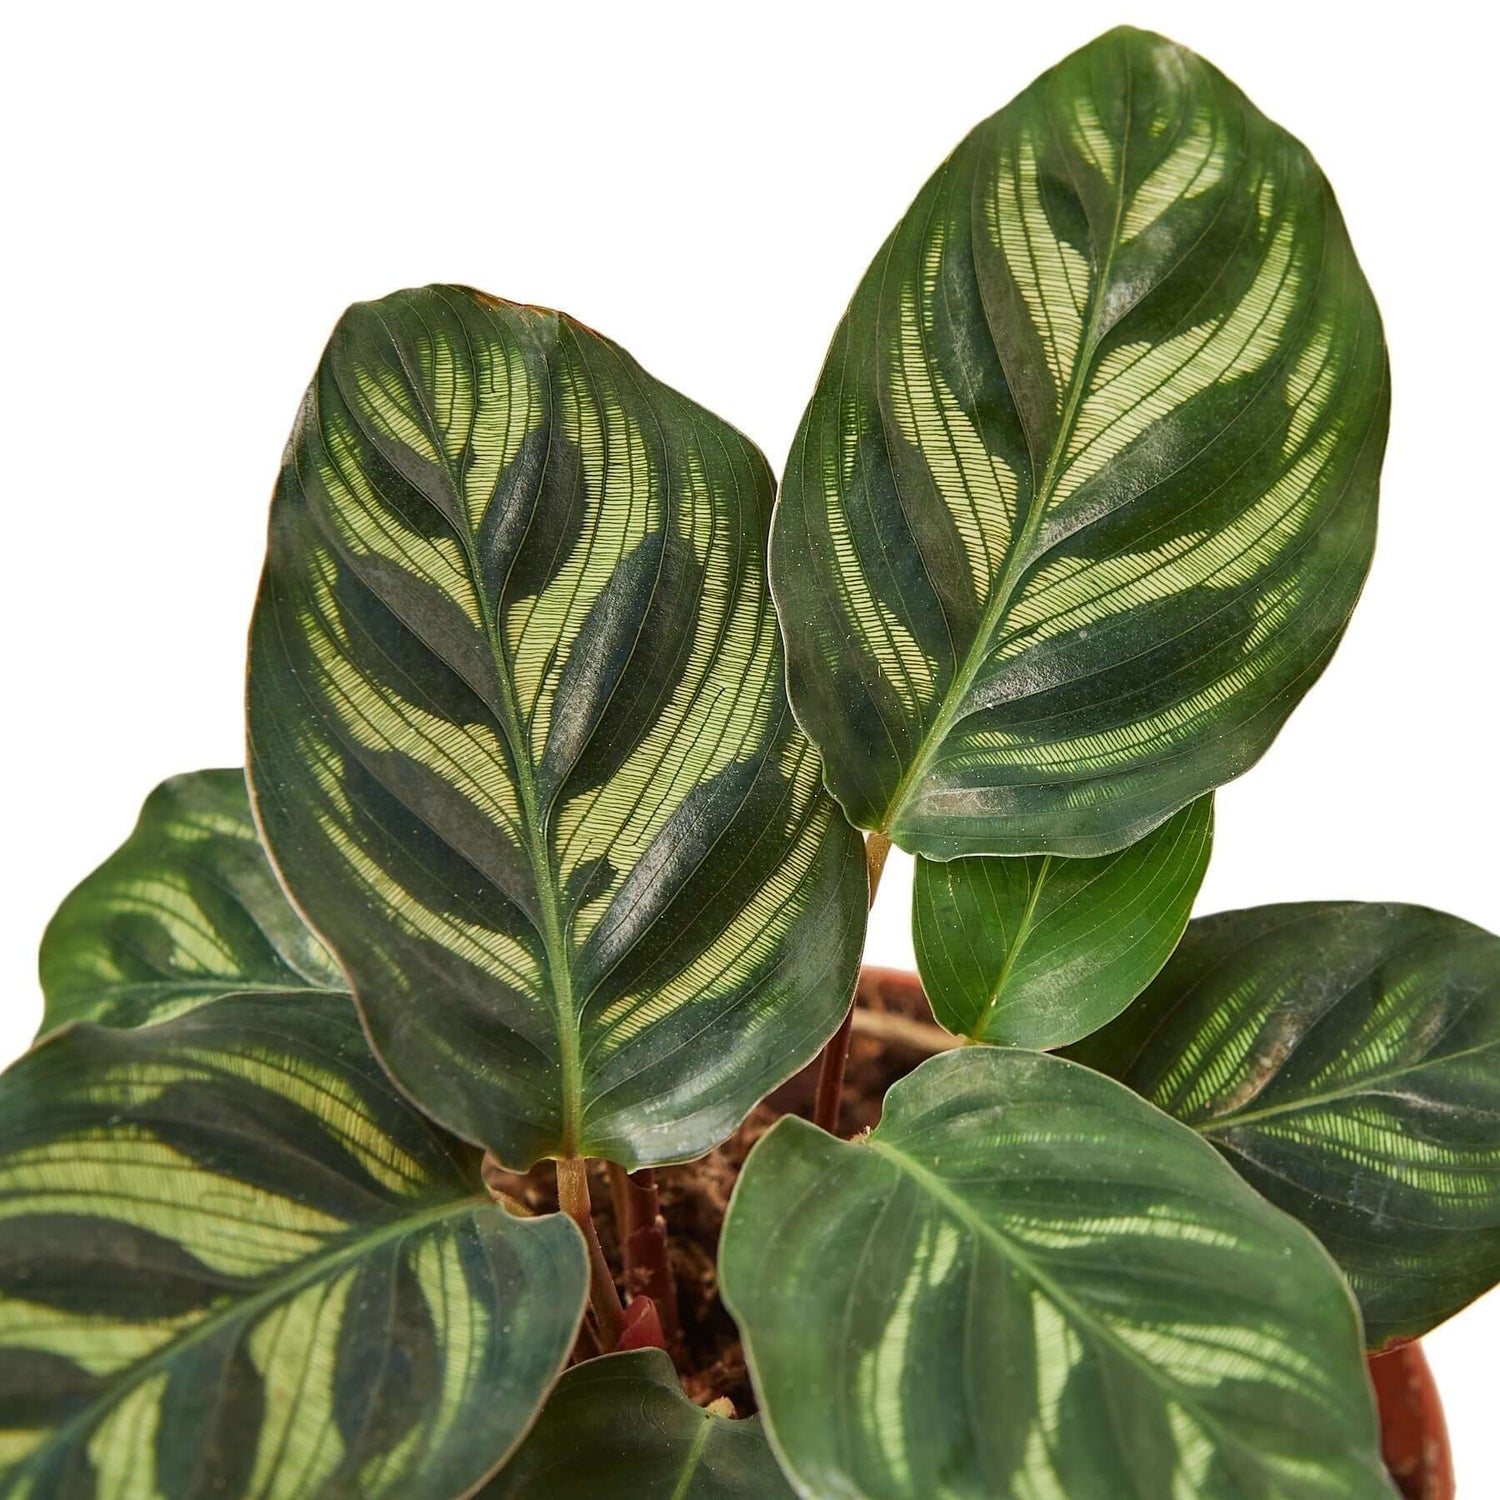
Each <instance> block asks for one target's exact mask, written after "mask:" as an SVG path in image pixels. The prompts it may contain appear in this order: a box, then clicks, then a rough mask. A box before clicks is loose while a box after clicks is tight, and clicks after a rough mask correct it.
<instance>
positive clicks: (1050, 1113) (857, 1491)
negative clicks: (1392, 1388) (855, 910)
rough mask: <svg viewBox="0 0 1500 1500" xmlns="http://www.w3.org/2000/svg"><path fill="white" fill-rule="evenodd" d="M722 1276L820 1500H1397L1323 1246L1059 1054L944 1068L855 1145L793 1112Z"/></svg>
mask: <svg viewBox="0 0 1500 1500" xmlns="http://www.w3.org/2000/svg"><path fill="white" fill-rule="evenodd" d="M835 1267H836V1268H838V1269H837V1274H831V1273H830V1268H835ZM720 1272H721V1277H722V1285H723V1292H724V1297H725V1300H726V1302H727V1303H728V1305H729V1307H730V1309H731V1311H732V1312H733V1313H734V1316H735V1319H736V1321H737V1322H738V1324H739V1327H740V1330H741V1332H742V1333H743V1335H744V1337H745V1343H746V1351H747V1355H748V1358H749V1361H750V1366H751V1372H752V1374H753V1376H754V1379H755V1385H756V1390H757V1393H758V1394H759V1397H760V1401H761V1413H762V1417H763V1419H764V1420H765V1422H766V1424H767V1427H768V1429H769V1432H770V1436H771V1441H772V1444H773V1446H774V1447H775V1449H776V1451H777V1454H778V1456H779V1457H780V1458H781V1460H782V1464H783V1466H784V1467H785V1468H786V1470H787V1472H788V1473H789V1474H790V1475H791V1476H792V1477H793V1480H794V1483H795V1484H796V1486H797V1489H798V1491H799V1493H801V1494H804V1495H817V1496H824V1495H827V1496H833V1495H838V1496H844V1497H849V1500H916V1497H919V1496H920V1497H922V1500H995V1497H1008V1500H1377V1497H1393V1496H1394V1491H1393V1490H1392V1489H1391V1487H1390V1484H1389V1481H1388V1480H1387V1479H1386V1477H1385V1471H1384V1468H1383V1466H1382V1464H1381V1460H1380V1448H1379V1433H1378V1426H1377V1423H1376V1420H1375V1412H1374V1407H1373V1401H1372V1399H1371V1393H1370V1390H1369V1386H1368V1383H1367V1381H1366V1379H1365V1374H1364V1362H1363V1359H1362V1357H1361V1346H1360V1339H1359V1319H1358V1316H1357V1314H1356V1311H1355V1308H1354V1304H1353V1301H1352V1299H1351V1298H1350V1295H1349V1292H1348V1289H1347V1287H1346V1286H1345V1285H1344V1284H1343V1281H1342V1279H1341V1278H1340V1276H1339V1275H1338V1272H1337V1270H1336V1269H1335V1267H1334V1266H1333V1264H1332V1262H1331V1261H1330V1260H1329V1259H1328V1257H1327V1256H1326V1254H1325V1253H1324V1252H1323V1251H1322V1249H1321V1248H1320V1247H1319V1246H1318V1244H1317V1243H1316V1241H1315V1240H1314V1239H1313V1238H1312V1236H1311V1235H1309V1234H1307V1233H1306V1232H1305V1231H1303V1230H1302V1229H1301V1228H1300V1227H1299V1226H1297V1225H1296V1224H1295V1223H1293V1221H1292V1220H1290V1219H1288V1218H1287V1217H1286V1216H1285V1215H1283V1214H1281V1213H1278V1212H1277V1211H1276V1210H1275V1209H1274V1208H1272V1207H1271V1206H1270V1205H1269V1204H1268V1203H1266V1201H1265V1200H1264V1199H1263V1198H1261V1197H1260V1196H1259V1195H1258V1194H1256V1193H1254V1192H1252V1191H1250V1190H1249V1189H1248V1188H1247V1187H1246V1186H1245V1184H1244V1183H1243V1182H1241V1181H1239V1180H1238V1179H1237V1178H1236V1176H1235V1174H1234V1173H1233V1172H1232V1171H1230V1170H1229V1169H1228V1168H1227V1167H1226V1166H1225V1165H1224V1163H1223V1162H1222V1161H1220V1160H1218V1159H1217V1158H1216V1156H1215V1154H1214V1153H1213V1152H1212V1151H1211V1150H1209V1149H1208V1148H1207V1147H1206V1146H1205V1145H1204V1144H1203V1142H1202V1141H1200V1140H1198V1139H1197V1138H1196V1137H1195V1136H1194V1135H1193V1133H1192V1132H1191V1131H1189V1130H1188V1129H1186V1127H1184V1126H1181V1125H1179V1124H1177V1123H1176V1122H1175V1121H1173V1120H1171V1119H1169V1118H1168V1117H1167V1116H1165V1115H1163V1114H1161V1113H1160V1112H1159V1111H1157V1110H1155V1109H1153V1108H1151V1106H1149V1105H1147V1104H1145V1103H1143V1102H1142V1101H1141V1100H1140V1099H1138V1098H1136V1097H1135V1096H1134V1095H1132V1094H1131V1093H1130V1092H1129V1091H1128V1090H1127V1089H1124V1088H1122V1087H1121V1086H1120V1085H1118V1084H1115V1083H1114V1082H1112V1081H1111V1080H1110V1079H1107V1078H1104V1077H1102V1076H1100V1075H1099V1074H1097V1073H1091V1072H1089V1071H1088V1070H1087V1069H1085V1068H1081V1067H1079V1066H1077V1065H1076V1064H1073V1063H1069V1062H1066V1061H1064V1060H1063V1059H1060V1058H1057V1057H1052V1056H1048V1055H1046V1054H1042V1053H1034V1052H1022V1051H1018V1050H1013V1049H1001V1048H993V1047H975V1048H964V1049H961V1050H959V1051H957V1052H950V1053H946V1054H944V1055H943V1056H941V1057H937V1058H932V1059H929V1060H928V1061H927V1062H925V1063H923V1064H922V1066H921V1067H920V1068H918V1069H917V1070H916V1071H915V1072H914V1073H913V1074H911V1075H910V1076H908V1077H907V1078H904V1079H902V1080H901V1081H900V1082H899V1083H897V1084H896V1085H894V1087H893V1088H892V1089H891V1091H890V1093H889V1094H888V1095H887V1097H886V1106H885V1111H884V1113H883V1115H882V1117H881V1121H880V1124H879V1125H878V1126H877V1127H876V1128H875V1130H874V1131H873V1132H872V1133H871V1134H870V1135H869V1136H868V1137H867V1138H862V1139H860V1140H857V1141H854V1142H843V1141H838V1140H836V1139H834V1138H833V1137H832V1136H829V1135H826V1134H824V1133H823V1132H822V1131H819V1130H817V1129H815V1128H814V1127H812V1126H810V1125H808V1124H806V1123H805V1122H803V1121H801V1120H798V1119H794V1118H788V1119H785V1120H783V1121H781V1122H780V1123H778V1124H777V1126H776V1127H775V1128H774V1129H773V1130H772V1131H771V1132H770V1133H769V1134H768V1135H767V1136H766V1137H765V1138H764V1139H763V1140H762V1141H761V1142H760V1143H759V1145H757V1147H756V1148H755V1150H754V1152H753V1153H752V1154H751V1156H750V1158H749V1160H748V1161H747V1163H746V1165H745V1168H744V1171H743V1173H742V1175H741V1178H740V1181H739V1185H738V1187H737V1188H736V1191H735V1196H734V1201H733V1202H732V1204H731V1205H730V1210H729V1215H728V1219H727V1222H726V1224H725V1229H724V1239H723V1243H722V1245H721V1248H720Z"/></svg>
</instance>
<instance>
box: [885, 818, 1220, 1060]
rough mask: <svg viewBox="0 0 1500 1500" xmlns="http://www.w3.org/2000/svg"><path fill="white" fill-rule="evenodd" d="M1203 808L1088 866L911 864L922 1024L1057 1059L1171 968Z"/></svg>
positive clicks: (1205, 834)
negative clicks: (924, 1005) (1056, 1053)
mask: <svg viewBox="0 0 1500 1500" xmlns="http://www.w3.org/2000/svg"><path fill="white" fill-rule="evenodd" d="M1212 843H1213V798H1212V797H1200V798H1199V799H1198V801H1196V802H1192V803H1189V805H1188V806H1187V807H1185V808H1183V809H1182V811H1181V812H1179V813H1176V814H1174V815H1173V816H1172V817H1170V818H1168V819H1167V821H1166V822H1165V823H1163V824H1162V825H1161V827H1160V828H1156V829H1153V830H1152V832H1150V833H1148V834H1147V835H1146V837H1145V838H1143V839H1141V840H1139V841H1138V842H1137V843H1134V844H1131V845H1129V846H1128V847H1127V848H1125V849H1122V850H1120V851H1119V853H1117V854H1104V855H1100V856H1098V857H1097V858H1094V859H1063V858H1061V857H1059V856H1056V855H1050V854H1042V855H1031V856H1029V857H1026V858H1021V859H1001V858H995V859H985V858H973V859H954V860H949V861H948V862H947V863H945V864H940V863H938V862H937V861H935V860H927V859H918V860H917V873H916V879H915V880H914V882H913V884H912V936H913V938H914V940H915V946H916V954H917V967H918V969H919V970H920V971H921V974H922V985H923V987H924V989H925V990H926V991H927V998H928V1000H929V1001H930V1002H931V1005H932V1013H933V1015H934V1016H935V1017H936V1018H937V1019H938V1021H939V1022H940V1023H941V1024H942V1025H944V1026H946V1027H947V1028H948V1030H949V1031H952V1032H956V1033H958V1034H959V1035H961V1036H966V1037H969V1038H970V1039H971V1040H973V1041H978V1042H997V1043H1004V1044H1009V1045H1011V1046H1018V1047H1060V1046H1062V1045H1064V1044H1065V1043H1067V1042H1074V1041H1077V1040H1078V1038H1079V1037H1082V1036H1087V1035H1088V1034H1089V1032H1091V1031H1093V1030H1095V1029H1096V1028H1098V1027H1100V1026H1102V1025H1104V1023H1105V1022H1106V1021H1109V1020H1112V1019H1113V1018H1114V1017H1115V1016H1117V1015H1119V1013H1120V1012H1121V1011H1122V1010H1124V1008H1125V1007H1126V1006H1127V1005H1129V1004H1130V1002H1131V1001H1132V1000H1133V999H1135V997H1136V996H1137V995H1139V994H1140V992H1141V991H1142V990H1143V989H1145V987H1146V986H1147V985H1148V984H1149V983H1150V982H1151V980H1152V979H1153V978H1154V977H1155V975H1156V973H1157V972H1158V971H1159V970H1160V968H1161V966H1162V965H1163V964H1164V963H1166V961H1167V959H1168V958H1170V957H1171V956H1172V950H1173V948H1175V947H1176V946H1177V941H1178V939H1179V938H1180V937H1181V936H1182V932H1183V929H1184V928H1185V927H1186V926H1187V921H1188V915H1189V913H1190V912H1191V911H1192V908H1193V898H1194V897H1195V896H1196V895H1197V893H1198V887H1199V886H1200V885H1201V884H1202V882H1203V874H1204V871H1205V870H1207V868H1208V855H1209V850H1210V848H1211V846H1212Z"/></svg>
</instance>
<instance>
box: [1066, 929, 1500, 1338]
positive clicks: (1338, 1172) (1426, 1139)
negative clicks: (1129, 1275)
mask: <svg viewBox="0 0 1500 1500" xmlns="http://www.w3.org/2000/svg"><path fill="white" fill-rule="evenodd" d="M1072 1055H1073V1056H1074V1057H1076V1058H1078V1059H1079V1060H1080V1061H1082V1062H1085V1063H1087V1064H1089V1066H1091V1067H1095V1068H1098V1069H1100V1070H1101V1071H1103V1072H1107V1073H1110V1074H1112V1075H1113V1076H1114V1077H1116V1078H1119V1079H1120V1080H1121V1081H1122V1082H1124V1083H1126V1084H1128V1085H1129V1086H1130V1087H1131V1088H1133V1089H1135V1090H1136V1091H1137V1092H1138V1093H1140V1094H1142V1095H1144V1096H1145V1097H1146V1098H1147V1099H1149V1100H1151V1102H1152V1103H1153V1104H1156V1105H1158V1106H1160V1107H1161V1108H1162V1109H1165V1110H1167V1111H1168V1112H1169V1113H1170V1114H1173V1115H1175V1116H1177V1118H1178V1119H1180V1120H1183V1121H1185V1122H1186V1123H1187V1124H1189V1125H1191V1126H1192V1127H1193V1128H1194V1129H1195V1130H1197V1131H1199V1132H1200V1133H1201V1134H1202V1135H1203V1136H1204V1137H1205V1138H1206V1139H1207V1140H1209V1141H1211V1142H1213V1144H1214V1145H1215V1146H1217V1147H1218V1148H1219V1150H1220V1151H1222V1152H1223V1153H1224V1156H1225V1157H1226V1158H1227V1160H1228V1161H1229V1163H1230V1164H1231V1165H1232V1166H1234V1167H1235V1168H1237V1169H1238V1170H1239V1171H1240V1173H1242V1174H1243V1176H1244V1177H1245V1178H1246V1179H1247V1180H1248V1181H1249V1182H1250V1183H1251V1184H1252V1185H1253V1186H1255V1187H1257V1188H1259V1189H1260V1191H1261V1192H1263V1193H1264V1194H1265V1195H1266V1196H1267V1197H1268V1198H1270V1199H1271V1201H1272V1202H1273V1203H1276V1204H1279V1205H1280V1206H1281V1207H1282V1208H1283V1209H1285V1210H1286V1211H1287V1212H1288V1213H1290V1214H1292V1215H1294V1216H1295V1217H1297V1218H1299V1219H1301V1220H1302V1222H1303V1223H1304V1224H1306V1225H1307V1226H1308V1227H1309V1228H1310V1229H1312V1230H1313V1231H1314V1232H1315V1233H1316V1234H1317V1236H1318V1237H1319V1238H1320V1239H1321V1240H1322V1241H1323V1243H1324V1244H1325V1245H1326V1246H1327V1247H1328V1249H1329V1250H1330V1251H1332V1253H1333V1255H1334V1257H1335V1259H1337V1261H1338V1262H1339V1264H1340V1265H1341V1266H1342V1267H1343V1269H1344V1272H1345V1274H1346V1275H1347V1276H1348V1277H1349V1280H1350V1281H1351V1282H1352V1283H1353V1286H1354V1289H1355V1291H1356V1293H1357V1294H1358V1296H1359V1301H1360V1306H1361V1308H1362V1309H1363V1311H1364V1317H1365V1336H1366V1339H1367V1340H1368V1342H1369V1344H1370V1346H1371V1347H1372V1348H1379V1347H1380V1346H1381V1345H1382V1344H1383V1343H1385V1342H1386V1341H1387V1340H1388V1339H1392V1338H1415V1337H1418V1336H1420V1335H1421V1334H1424V1333H1426V1332H1427V1331H1428V1330H1429V1329H1430V1328H1432V1327H1433V1326H1434V1325H1435V1324H1437V1323H1440V1322H1442V1320H1443V1319H1444V1318H1446V1317H1449V1316H1450V1315H1451V1314H1453V1313H1455V1312H1457V1311H1458V1310H1459V1309H1460V1308H1461V1307H1463V1306H1465V1305H1466V1304H1467V1303H1469V1302H1471V1301H1472V1300H1473V1299H1474V1298H1475V1297H1477V1296H1479V1295H1480V1294H1481V1293H1482V1292H1485V1291H1488V1290H1489V1288H1490V1287H1491V1286H1493V1285H1494V1284H1495V1283H1496V1282H1497V1281H1500V938H1496V937H1493V936H1491V934H1489V933H1487V932H1484V931H1483V930H1481V929H1480V928H1478V927H1473V926H1471V925H1470V924H1469V923H1467V922H1461V921H1459V920H1458V918H1457V917H1449V916H1444V915H1443V914H1442V913H1440V912H1434V911H1427V910H1425V909H1424V908H1422V907H1416V906H1387V905H1375V904H1371V905H1365V904H1361V903H1357V902H1309V903H1307V904H1304V905H1287V906H1261V907H1253V908H1251V909H1250V910H1248V911H1236V912H1225V913H1223V914H1222V915H1219V916H1213V917H1204V918H1202V919H1201V920H1199V921H1196V922H1194V923H1193V924H1192V925H1191V926H1190V927H1189V928H1188V931H1187V936H1186V937H1185V938H1184V939H1183V942H1182V946H1181V947H1180V948H1179V949H1178V951H1177V953H1176V954H1175V955H1174V956H1173V958H1172V961H1171V962H1170V963H1169V964H1168V965H1167V967H1166V968H1165V969H1164V970H1163V971H1162V973H1161V974H1160V976H1159V977H1158V978H1157V980H1156V982H1155V983H1154V984H1153V985H1152V986H1151V987H1150V988H1149V989H1148V990H1147V991H1146V993H1145V994H1144V995H1142V996H1141V998H1140V1000H1138V1001H1137V1002H1136V1004H1135V1005H1133V1006H1132V1007H1131V1008H1130V1009H1129V1010H1127V1011H1126V1012H1125V1014H1124V1015H1123V1016H1121V1017H1120V1019H1119V1020H1118V1021H1116V1022H1115V1023H1114V1024H1113V1025H1111V1026H1109V1027H1107V1028H1106V1029H1105V1030H1103V1031H1101V1032H1099V1033H1097V1034H1096V1035H1095V1036H1093V1037H1090V1038H1089V1039H1088V1040H1087V1041H1086V1042H1084V1043H1083V1044H1082V1045H1081V1046H1079V1047H1078V1048H1076V1049H1074V1051H1073V1053H1072Z"/></svg>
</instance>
